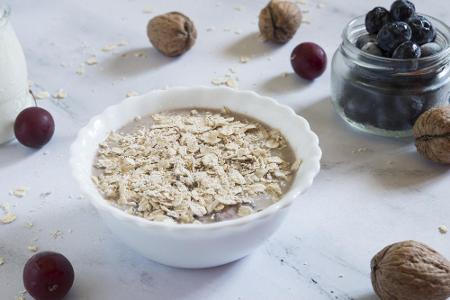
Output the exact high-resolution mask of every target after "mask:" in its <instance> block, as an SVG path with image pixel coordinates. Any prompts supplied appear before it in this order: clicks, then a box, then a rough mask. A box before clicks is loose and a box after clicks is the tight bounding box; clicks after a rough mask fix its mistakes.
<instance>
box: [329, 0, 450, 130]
mask: <svg viewBox="0 0 450 300" xmlns="http://www.w3.org/2000/svg"><path fill="white" fill-rule="evenodd" d="M331 82H332V98H333V103H334V105H335V108H336V111H337V113H338V114H339V115H340V116H341V117H342V118H343V119H344V120H345V121H346V122H347V123H349V124H350V125H352V126H353V127H356V128H358V129H360V130H363V131H365V132H369V133H373V134H377V135H383V136H391V137H406V136H410V135H411V134H412V127H413V125H414V122H415V121H416V119H417V118H418V117H419V115H420V114H422V113H423V112H424V111H426V110H428V109H430V108H431V107H434V106H441V105H446V104H448V103H449V98H450V28H449V27H448V26H447V25H446V24H445V23H443V22H441V21H439V20H437V19H435V18H432V17H430V16H426V15H421V14H418V13H416V9H415V7H414V4H412V3H411V2H409V1H406V0H397V1H395V2H394V3H393V4H392V6H391V8H390V10H387V9H385V8H382V7H376V8H374V9H373V10H371V11H370V12H369V13H368V14H367V15H366V16H361V17H359V18H356V19H354V20H352V21H351V22H350V23H349V24H348V25H347V27H346V28H345V30H344V33H343V41H342V44H341V45H340V47H339V49H338V50H337V51H336V53H335V55H334V57H333V63H332V80H331Z"/></svg>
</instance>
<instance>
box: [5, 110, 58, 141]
mask: <svg viewBox="0 0 450 300" xmlns="http://www.w3.org/2000/svg"><path fill="white" fill-rule="evenodd" d="M54 132H55V122H54V121H53V117H52V115H51V114H50V113H49V112H48V111H46V110H45V109H43V108H40V107H29V108H26V109H24V110H23V111H22V112H21V113H20V114H19V115H18V116H17V118H16V122H15V123H14V133H15V134H16V138H17V140H18V141H19V142H20V143H21V144H23V145H25V146H27V147H31V148H40V147H42V146H44V145H45V144H47V143H48V141H50V139H51V138H52V136H53V133H54Z"/></svg>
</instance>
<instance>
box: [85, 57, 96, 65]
mask: <svg viewBox="0 0 450 300" xmlns="http://www.w3.org/2000/svg"><path fill="white" fill-rule="evenodd" d="M86 64H88V65H89V66H92V65H96V64H98V61H97V57H95V56H91V57H89V58H88V59H86Z"/></svg>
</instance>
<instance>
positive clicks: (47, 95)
mask: <svg viewBox="0 0 450 300" xmlns="http://www.w3.org/2000/svg"><path fill="white" fill-rule="evenodd" d="M34 97H36V99H38V100H43V99H48V98H50V93H49V92H47V91H39V92H37V93H35V94H34Z"/></svg>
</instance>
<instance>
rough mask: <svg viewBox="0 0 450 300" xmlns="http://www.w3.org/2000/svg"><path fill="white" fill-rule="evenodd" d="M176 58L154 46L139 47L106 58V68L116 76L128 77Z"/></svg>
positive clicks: (107, 71) (155, 68) (159, 66)
mask: <svg viewBox="0 0 450 300" xmlns="http://www.w3.org/2000/svg"><path fill="white" fill-rule="evenodd" d="M175 60H176V58H170V57H166V56H164V55H163V54H161V53H159V52H158V50H156V49H155V48H152V47H146V48H137V49H131V50H127V51H123V52H120V53H118V55H113V56H111V57H109V58H108V59H107V60H105V63H104V68H105V69H104V70H105V72H106V73H107V74H108V75H111V76H114V77H127V76H134V75H139V74H142V73H146V72H150V71H152V70H157V69H159V68H161V67H163V66H165V65H167V64H169V63H170V62H173V61H175Z"/></svg>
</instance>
